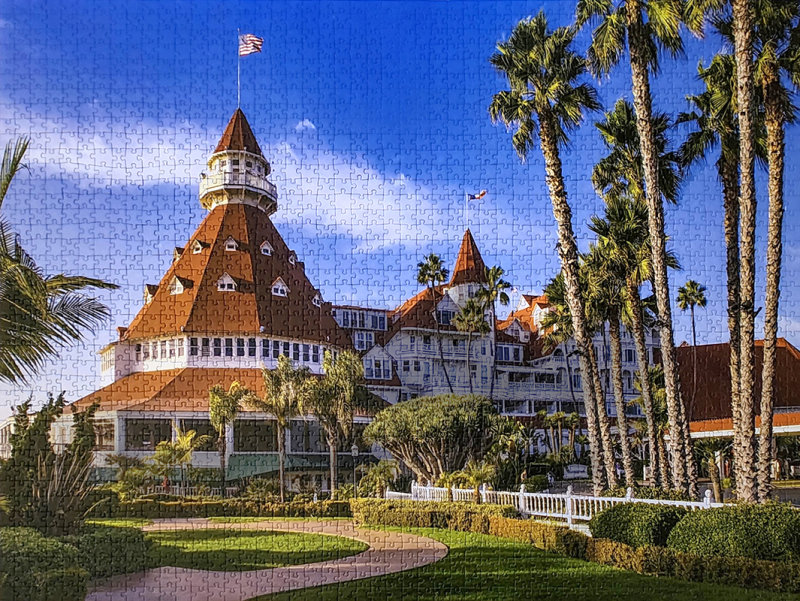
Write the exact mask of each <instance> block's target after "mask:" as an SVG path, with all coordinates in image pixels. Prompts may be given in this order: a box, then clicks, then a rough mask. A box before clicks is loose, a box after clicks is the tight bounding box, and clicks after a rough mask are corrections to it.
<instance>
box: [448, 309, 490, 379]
mask: <svg viewBox="0 0 800 601" xmlns="http://www.w3.org/2000/svg"><path fill="white" fill-rule="evenodd" d="M453 325H454V326H455V327H456V330H458V331H459V332H466V334H467V380H468V381H469V393H470V394H473V393H474V391H473V387H472V372H471V371H470V368H471V366H472V365H471V353H472V337H473V336H474V335H476V334H477V335H478V336H486V334H488V333H489V332H490V331H491V327H490V326H489V324H488V323H486V318H485V316H484V304H483V303H482V302H480V301H479V300H477V299H474V298H469V299H467V302H466V303H464V306H463V307H461V310H460V311H459V312H458V313H456V316H455V317H454V318H453Z"/></svg>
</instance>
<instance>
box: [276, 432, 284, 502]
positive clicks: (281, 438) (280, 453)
mask: <svg viewBox="0 0 800 601" xmlns="http://www.w3.org/2000/svg"><path fill="white" fill-rule="evenodd" d="M278 481H279V482H280V489H281V503H285V502H286V492H285V488H286V432H285V429H284V428H281V427H280V426H278Z"/></svg>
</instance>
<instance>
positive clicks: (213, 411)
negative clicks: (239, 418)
mask: <svg viewBox="0 0 800 601" xmlns="http://www.w3.org/2000/svg"><path fill="white" fill-rule="evenodd" d="M249 396H250V391H249V390H247V388H245V387H244V386H242V385H241V384H239V382H233V383H232V384H231V385H230V388H228V390H225V389H224V388H223V387H222V386H220V385H216V386H212V387H211V388H210V389H209V391H208V418H209V421H210V422H211V426H212V427H213V428H214V429H215V430H216V431H217V448H218V450H219V472H220V482H221V484H222V494H223V496H224V495H225V484H226V483H227V481H228V477H227V470H226V469H225V458H226V457H227V455H228V438H227V435H226V433H227V430H228V426H229V425H232V424H233V420H235V419H236V415H237V414H238V413H239V410H240V409H241V406H242V403H243V402H244V400H245V398H248V397H249Z"/></svg>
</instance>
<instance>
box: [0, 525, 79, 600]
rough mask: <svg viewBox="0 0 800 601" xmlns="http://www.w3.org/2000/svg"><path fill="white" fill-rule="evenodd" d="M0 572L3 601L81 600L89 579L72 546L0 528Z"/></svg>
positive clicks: (28, 530) (35, 533)
mask: <svg viewBox="0 0 800 601" xmlns="http://www.w3.org/2000/svg"><path fill="white" fill-rule="evenodd" d="M0 573H3V574H5V575H6V576H5V578H4V579H3V580H4V582H3V585H2V587H3V588H2V589H0V598H2V599H3V600H4V601H17V600H19V601H23V600H24V601H50V600H55V599H58V600H59V601H72V600H73V599H83V598H84V597H85V596H86V585H87V582H88V579H89V574H88V573H87V572H86V570H83V569H82V568H81V567H80V565H79V554H78V550H77V549H75V547H73V546H71V545H68V544H66V543H64V542H62V541H59V540H57V539H54V538H47V537H45V536H43V535H42V534H41V533H39V532H38V531H36V530H34V529H33V528H3V529H0ZM81 591H82V595H81Z"/></svg>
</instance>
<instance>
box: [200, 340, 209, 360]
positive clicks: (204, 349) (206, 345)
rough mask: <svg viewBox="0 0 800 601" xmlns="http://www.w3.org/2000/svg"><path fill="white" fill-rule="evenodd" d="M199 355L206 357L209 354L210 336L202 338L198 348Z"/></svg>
mask: <svg viewBox="0 0 800 601" xmlns="http://www.w3.org/2000/svg"><path fill="white" fill-rule="evenodd" d="M200 355H201V356H203V357H208V356H210V355H211V339H210V338H203V344H202V346H201V348H200Z"/></svg>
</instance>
